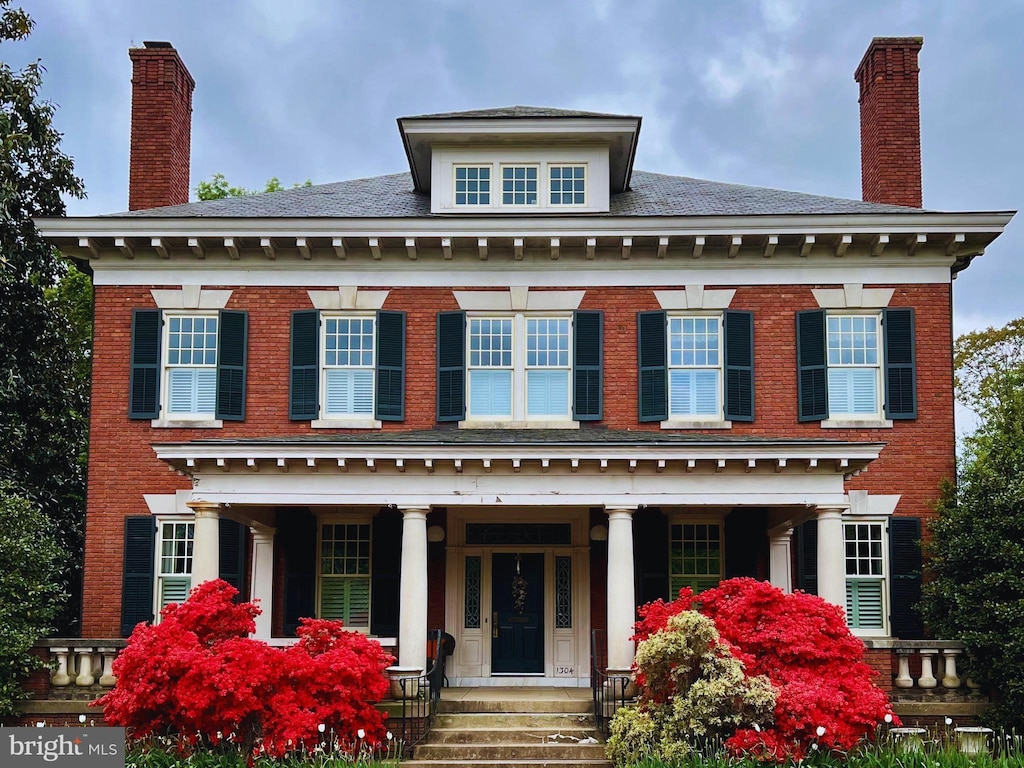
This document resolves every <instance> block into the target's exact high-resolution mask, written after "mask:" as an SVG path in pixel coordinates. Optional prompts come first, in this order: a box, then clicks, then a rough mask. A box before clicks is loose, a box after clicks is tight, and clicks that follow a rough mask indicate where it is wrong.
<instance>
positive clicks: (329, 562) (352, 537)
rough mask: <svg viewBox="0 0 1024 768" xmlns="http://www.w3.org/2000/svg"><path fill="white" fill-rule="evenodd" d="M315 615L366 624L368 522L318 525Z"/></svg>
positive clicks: (348, 623)
mask: <svg viewBox="0 0 1024 768" xmlns="http://www.w3.org/2000/svg"><path fill="white" fill-rule="evenodd" d="M319 615H320V617H321V618H324V619H340V620H342V621H343V622H344V623H345V626H346V627H349V628H368V627H369V626H370V525H369V523H323V524H321V526H320V608H319Z"/></svg>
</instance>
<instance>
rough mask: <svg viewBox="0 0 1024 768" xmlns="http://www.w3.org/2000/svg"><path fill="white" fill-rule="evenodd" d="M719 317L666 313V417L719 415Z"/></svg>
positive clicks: (720, 342)
mask: <svg viewBox="0 0 1024 768" xmlns="http://www.w3.org/2000/svg"><path fill="white" fill-rule="evenodd" d="M721 381H722V321H721V318H720V317H711V316H698V315H693V316H690V315H686V316H671V315H670V316H669V318H668V382H669V387H668V389H669V417H670V418H671V417H677V416H688V417H707V418H720V417H721V413H722V395H721V392H722V384H721Z"/></svg>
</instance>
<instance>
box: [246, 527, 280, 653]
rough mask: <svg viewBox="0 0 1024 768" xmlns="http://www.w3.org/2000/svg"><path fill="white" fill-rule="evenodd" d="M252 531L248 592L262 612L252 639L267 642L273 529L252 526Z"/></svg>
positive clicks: (269, 619)
mask: <svg viewBox="0 0 1024 768" xmlns="http://www.w3.org/2000/svg"><path fill="white" fill-rule="evenodd" d="M251 530H252V571H251V572H250V574H249V584H250V587H249V591H250V595H251V597H252V599H253V600H258V601H259V605H260V609H261V610H262V611H263V613H261V614H260V615H259V616H257V617H256V631H255V632H254V633H253V637H257V638H259V639H260V640H269V639H270V635H271V613H272V609H273V606H274V534H275V533H276V530H275V529H274V528H266V527H264V526H262V525H261V526H253V527H252V528H251Z"/></svg>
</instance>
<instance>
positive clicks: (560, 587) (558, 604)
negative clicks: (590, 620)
mask: <svg viewBox="0 0 1024 768" xmlns="http://www.w3.org/2000/svg"><path fill="white" fill-rule="evenodd" d="M555 629H572V558H571V557H565V556H562V555H559V556H557V557H556V558H555Z"/></svg>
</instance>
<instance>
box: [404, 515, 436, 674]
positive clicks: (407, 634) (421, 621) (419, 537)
mask: <svg viewBox="0 0 1024 768" xmlns="http://www.w3.org/2000/svg"><path fill="white" fill-rule="evenodd" d="M428 511H429V510H426V509H422V508H415V507H413V508H407V509H403V510H402V576H401V581H400V585H401V597H400V601H399V617H398V666H399V667H415V668H419V669H421V670H422V669H424V665H425V664H426V661H427V512H428Z"/></svg>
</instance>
